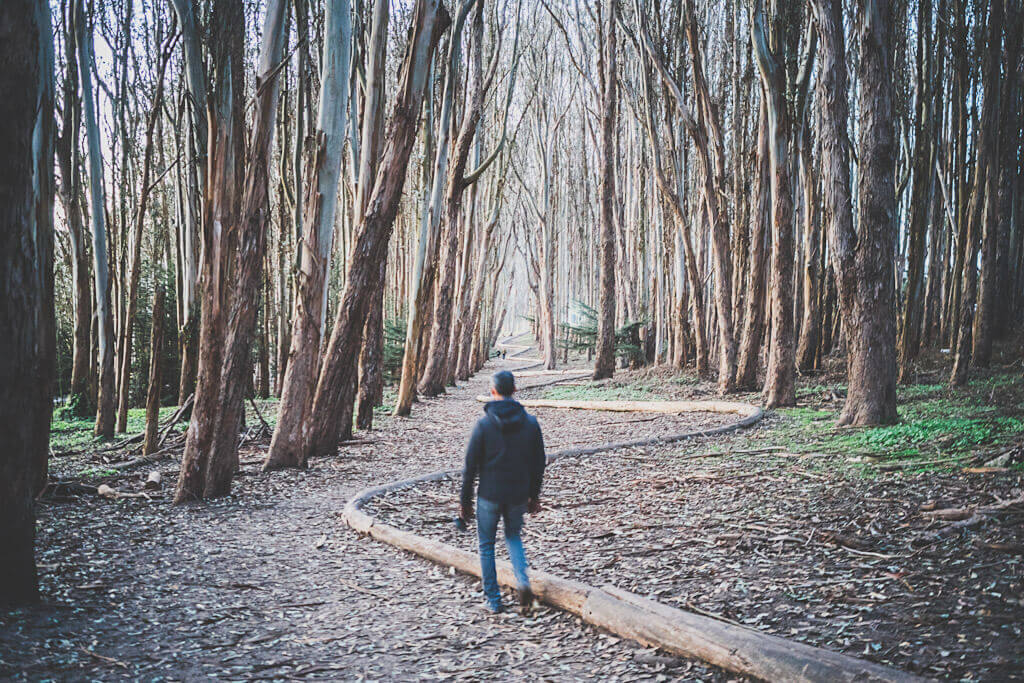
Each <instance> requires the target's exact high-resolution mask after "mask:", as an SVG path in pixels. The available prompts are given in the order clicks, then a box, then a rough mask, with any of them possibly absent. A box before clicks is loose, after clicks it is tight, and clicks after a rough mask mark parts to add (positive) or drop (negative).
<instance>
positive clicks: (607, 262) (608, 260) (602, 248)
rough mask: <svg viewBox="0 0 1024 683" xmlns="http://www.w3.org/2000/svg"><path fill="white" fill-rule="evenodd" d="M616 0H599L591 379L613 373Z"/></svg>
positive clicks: (609, 375)
mask: <svg viewBox="0 0 1024 683" xmlns="http://www.w3.org/2000/svg"><path fill="white" fill-rule="evenodd" d="M616 5H617V0H603V3H602V17H601V18H602V20H603V24H602V34H603V37H604V42H603V44H602V46H601V54H600V60H599V62H598V69H599V70H600V84H601V100H602V101H601V168H600V178H599V179H598V183H599V184H600V194H601V197H600V201H601V234H600V241H599V250H598V268H599V270H600V275H599V285H598V290H599V292H600V294H599V298H598V317H597V348H596V353H595V356H594V374H593V378H594V379H606V378H608V377H611V376H612V375H613V374H615V211H614V201H615V125H616V124H615V122H616V117H617V106H618V102H617V101H616V95H617V92H618V82H617V80H616V78H617V77H616V45H615V31H616V26H615V15H616V9H617V8H616Z"/></svg>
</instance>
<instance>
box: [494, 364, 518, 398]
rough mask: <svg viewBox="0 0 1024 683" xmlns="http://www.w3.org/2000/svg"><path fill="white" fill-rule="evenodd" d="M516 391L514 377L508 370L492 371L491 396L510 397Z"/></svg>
mask: <svg viewBox="0 0 1024 683" xmlns="http://www.w3.org/2000/svg"><path fill="white" fill-rule="evenodd" d="M515 391H516V378H515V377H513V376H512V373H511V372H509V371H508V370H502V371H501V372H496V373H494V376H493V377H491V396H493V397H494V398H510V397H511V396H512V394H514V393H515Z"/></svg>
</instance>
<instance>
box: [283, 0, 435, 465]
mask: <svg viewBox="0 0 1024 683" xmlns="http://www.w3.org/2000/svg"><path fill="white" fill-rule="evenodd" d="M449 23H450V18H449V16H448V12H447V10H445V8H444V6H443V5H441V3H440V0H417V3H416V7H415V10H414V13H413V24H412V31H411V33H410V39H409V46H408V49H407V51H406V55H405V58H404V60H403V64H402V69H401V76H400V78H399V84H398V92H397V95H396V103H395V107H394V109H393V113H392V116H391V122H390V125H389V126H388V134H387V136H386V138H385V144H384V151H383V153H382V155H381V160H380V165H379V167H378V170H377V176H376V180H375V181H374V187H373V191H372V192H371V194H370V201H369V204H368V207H367V211H366V215H365V216H364V218H363V221H362V223H361V224H360V225H359V228H358V230H357V231H356V235H355V238H354V244H353V247H352V250H351V252H350V254H351V257H350V259H349V267H348V276H347V278H346V280H345V290H344V293H343V294H342V297H341V301H340V303H339V305H338V312H337V315H336V316H335V323H334V329H333V331H332V333H331V340H330V342H329V344H328V346H327V351H326V353H325V354H324V365H323V368H322V370H321V372H320V379H319V381H318V382H317V389H316V394H315V395H314V399H313V413H312V415H311V417H310V419H309V420H308V421H306V422H305V423H304V425H303V431H304V432H305V433H307V434H309V440H308V446H307V448H306V450H305V454H306V457H308V456H309V455H311V454H330V453H334V452H335V451H336V450H337V445H338V435H339V432H342V431H344V430H347V429H351V425H344V424H338V420H337V416H338V415H339V414H342V413H344V412H346V410H351V403H352V398H353V396H352V391H353V389H354V385H355V373H356V372H357V366H356V364H355V363H353V362H352V359H353V358H355V357H356V354H357V353H358V350H359V348H360V344H361V341H362V333H363V326H364V324H365V315H366V310H367V307H368V306H369V298H370V297H369V289H368V288H369V287H370V286H371V285H372V283H373V282H375V281H376V279H377V278H378V277H379V268H380V261H381V260H382V259H384V258H385V257H386V255H387V245H388V240H389V239H390V237H391V231H392V228H393V227H394V222H395V214H396V213H397V211H398V202H399V200H400V199H401V195H402V188H403V186H404V184H405V172H406V169H407V167H408V164H409V155H410V154H411V152H412V146H413V143H414V142H415V140H416V133H417V130H418V128H419V125H418V124H419V118H420V110H421V107H422V104H423V97H424V90H425V87H426V84H427V75H428V73H429V71H430V61H431V58H432V56H433V54H434V51H435V49H436V47H437V43H438V41H439V40H440V37H441V34H442V33H443V32H444V31H445V30H446V29H447V28H448V25H449ZM346 403H347V404H348V405H345V404H346ZM307 428H308V429H307Z"/></svg>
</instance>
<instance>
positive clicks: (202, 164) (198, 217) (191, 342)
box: [171, 0, 209, 405]
mask: <svg viewBox="0 0 1024 683" xmlns="http://www.w3.org/2000/svg"><path fill="white" fill-rule="evenodd" d="M171 3H172V4H173V5H174V11H175V14H176V15H177V17H178V24H179V25H180V26H181V36H182V51H183V52H184V55H185V76H186V83H187V85H188V96H189V100H190V101H189V110H190V112H191V114H192V117H191V118H192V126H191V127H190V130H189V136H188V137H189V140H190V141H191V142H192V144H191V152H192V153H193V154H194V156H195V161H194V162H192V163H190V164H188V169H187V172H186V178H187V190H188V191H187V193H186V212H185V217H186V221H185V225H183V226H182V233H181V234H182V237H184V239H183V240H182V261H183V262H182V280H183V287H182V294H183V300H182V302H181V306H182V312H183V313H184V317H183V320H182V324H181V325H180V328H179V330H178V340H179V348H180V355H181V376H180V378H179V385H178V405H184V403H185V401H187V400H188V397H189V396H190V395H192V393H193V390H194V389H195V382H196V375H197V372H198V357H199V325H200V319H199V318H200V311H199V299H198V294H199V291H198V289H199V288H198V284H199V264H198V259H199V249H198V241H199V239H200V231H201V229H202V227H201V223H202V216H203V215H204V212H205V207H203V206H202V201H203V197H202V189H201V188H205V187H206V167H207V162H208V160H207V158H206V155H207V151H208V150H207V140H208V136H209V132H208V130H207V120H206V116H207V83H206V76H205V71H206V67H205V63H204V61H203V55H202V45H201V41H200V36H199V30H198V28H197V26H196V19H195V15H194V14H193V5H192V2H191V0H171Z"/></svg>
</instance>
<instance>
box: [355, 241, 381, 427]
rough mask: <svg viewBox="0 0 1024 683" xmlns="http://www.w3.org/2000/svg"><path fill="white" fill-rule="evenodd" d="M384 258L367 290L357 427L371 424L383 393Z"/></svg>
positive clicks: (360, 358) (360, 356) (360, 355)
mask: <svg viewBox="0 0 1024 683" xmlns="http://www.w3.org/2000/svg"><path fill="white" fill-rule="evenodd" d="M386 273H387V259H381V262H380V271H379V275H378V277H377V283H376V287H375V288H374V289H371V290H370V297H371V301H370V306H369V311H368V313H367V316H366V325H365V326H364V327H363V348H362V351H361V352H360V354H359V394H358V397H357V398H358V401H359V402H358V405H357V410H356V427H358V428H359V429H372V428H373V408H374V406H376V405H379V404H380V401H381V398H382V397H383V395H384V284H385V283H386V281H387V279H386V277H387V276H386Z"/></svg>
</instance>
